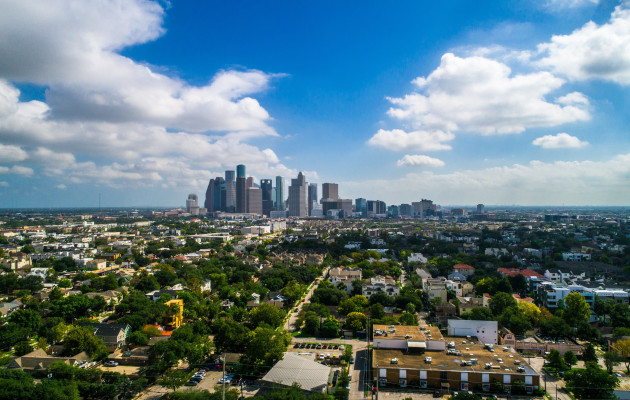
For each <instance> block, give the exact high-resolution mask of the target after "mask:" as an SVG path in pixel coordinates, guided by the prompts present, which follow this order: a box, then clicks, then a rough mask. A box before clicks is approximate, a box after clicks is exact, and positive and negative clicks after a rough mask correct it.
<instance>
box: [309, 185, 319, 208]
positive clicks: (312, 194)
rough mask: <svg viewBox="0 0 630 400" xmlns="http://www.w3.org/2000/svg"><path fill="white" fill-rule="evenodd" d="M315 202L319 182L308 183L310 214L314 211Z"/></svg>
mask: <svg viewBox="0 0 630 400" xmlns="http://www.w3.org/2000/svg"><path fill="white" fill-rule="evenodd" d="M313 203H317V183H309V185H308V215H311V214H312V213H313Z"/></svg>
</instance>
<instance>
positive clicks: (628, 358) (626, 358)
mask: <svg viewBox="0 0 630 400" xmlns="http://www.w3.org/2000/svg"><path fill="white" fill-rule="evenodd" d="M613 350H614V351H616V352H617V354H619V357H620V358H621V359H622V360H623V362H624V364H625V365H626V372H628V373H629V374H630V339H626V340H618V341H617V342H615V345H614V346H613Z"/></svg>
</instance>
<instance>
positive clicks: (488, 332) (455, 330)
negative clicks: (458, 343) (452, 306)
mask: <svg viewBox="0 0 630 400" xmlns="http://www.w3.org/2000/svg"><path fill="white" fill-rule="evenodd" d="M448 336H474V337H476V338H477V339H478V340H479V341H480V342H481V343H484V344H497V343H498V341H499V327H498V323H497V321H473V320H459V319H449V320H448Z"/></svg>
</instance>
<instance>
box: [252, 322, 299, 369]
mask: <svg viewBox="0 0 630 400" xmlns="http://www.w3.org/2000/svg"><path fill="white" fill-rule="evenodd" d="M289 343H291V336H290V335H289V334H288V333H286V332H285V331H276V330H274V329H271V328H262V327H259V328H256V329H255V330H254V332H253V334H252V337H251V339H250V341H249V343H248V344H247V346H246V348H245V355H246V356H247V358H248V360H249V362H251V363H252V364H263V365H268V366H271V365H273V364H275V363H276V362H277V361H278V360H280V359H281V358H282V354H283V353H284V352H285V351H287V346H288V345H289Z"/></svg>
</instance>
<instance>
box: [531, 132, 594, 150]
mask: <svg viewBox="0 0 630 400" xmlns="http://www.w3.org/2000/svg"><path fill="white" fill-rule="evenodd" d="M532 144H533V145H534V146H540V147H542V148H543V149H577V148H580V147H584V146H588V142H587V141H583V140H580V139H578V138H577V137H575V136H571V135H569V134H568V133H564V132H563V133H558V134H557V135H545V136H542V137H539V138H537V139H535V140H534V141H533V142H532Z"/></svg>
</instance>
